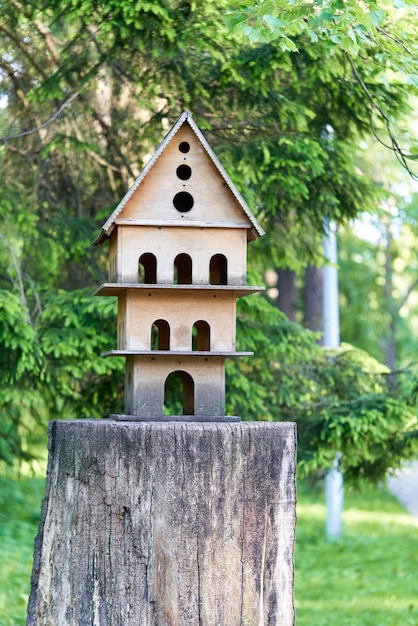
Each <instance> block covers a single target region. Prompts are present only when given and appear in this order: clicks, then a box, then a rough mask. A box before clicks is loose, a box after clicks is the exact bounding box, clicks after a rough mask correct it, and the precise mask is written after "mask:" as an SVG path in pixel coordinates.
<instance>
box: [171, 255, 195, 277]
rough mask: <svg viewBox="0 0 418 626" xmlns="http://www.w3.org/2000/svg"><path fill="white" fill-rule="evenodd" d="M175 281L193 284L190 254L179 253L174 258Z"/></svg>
mask: <svg viewBox="0 0 418 626" xmlns="http://www.w3.org/2000/svg"><path fill="white" fill-rule="evenodd" d="M174 283H175V284H176V285H191V284H192V259H191V257H190V256H189V255H188V254H183V253H182V254H178V255H177V256H176V258H175V259H174Z"/></svg>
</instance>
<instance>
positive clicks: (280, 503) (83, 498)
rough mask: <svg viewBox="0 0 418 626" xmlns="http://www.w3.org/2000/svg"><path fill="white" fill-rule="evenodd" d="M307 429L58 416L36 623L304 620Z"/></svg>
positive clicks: (224, 625)
mask: <svg viewBox="0 0 418 626" xmlns="http://www.w3.org/2000/svg"><path fill="white" fill-rule="evenodd" d="M295 448H296V435H295V425H294V424H291V423H261V422H260V423H245V422H241V423H229V424H225V423H204V424H202V423H178V422H177V423H174V422H171V423H158V422H154V423H132V422H113V421H111V420H100V421H99V420H96V421H95V420H77V421H55V422H52V423H51V426H50V433H49V462H48V477H47V487H46V497H45V500H44V503H43V506H42V515H41V522H40V527H39V533H38V536H37V538H36V542H35V555H34V556H35V558H34V568H33V574H32V592H31V596H30V600H29V607H28V620H27V625H28V626H34V625H36V626H41V625H42V626H47V625H50V626H64V625H77V626H84V625H94V626H104V625H106V626H115V625H118V626H131V625H132V626H151V625H152V626H186V625H187V626H190V625H194V624H195V625H196V626H197V625H199V626H218V625H219V626H244V625H245V626H264V625H267V624H268V625H271V626H279V625H280V626H293V624H294V603H293V547H294V534H295V517H296V516H295Z"/></svg>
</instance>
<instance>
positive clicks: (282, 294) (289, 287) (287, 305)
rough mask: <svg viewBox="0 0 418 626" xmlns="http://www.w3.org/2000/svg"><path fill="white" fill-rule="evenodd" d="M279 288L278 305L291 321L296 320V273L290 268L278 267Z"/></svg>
mask: <svg viewBox="0 0 418 626" xmlns="http://www.w3.org/2000/svg"><path fill="white" fill-rule="evenodd" d="M276 271H277V276H278V279H277V288H278V290H279V295H278V297H277V307H278V308H279V309H280V311H283V313H284V314H285V315H286V316H287V318H288V319H289V320H290V321H291V322H295V321H296V304H297V290H296V284H295V280H296V274H295V272H294V271H293V270H291V269H289V268H285V269H277V270H276Z"/></svg>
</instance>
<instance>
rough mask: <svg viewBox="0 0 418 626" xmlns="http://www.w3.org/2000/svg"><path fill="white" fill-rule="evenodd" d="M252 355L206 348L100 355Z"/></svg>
mask: <svg viewBox="0 0 418 626" xmlns="http://www.w3.org/2000/svg"><path fill="white" fill-rule="evenodd" d="M135 355H137V356H150V357H157V356H175V357H178V356H182V357H184V356H187V357H189V356H192V357H197V356H204V357H211V356H225V357H230V356H231V357H232V356H253V355H254V352H219V351H215V350H214V351H212V352H211V351H208V350H200V351H199V350H190V351H188V350H108V351H107V352H102V353H101V355H100V356H135Z"/></svg>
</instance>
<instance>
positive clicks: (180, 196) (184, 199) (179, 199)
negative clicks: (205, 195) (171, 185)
mask: <svg viewBox="0 0 418 626" xmlns="http://www.w3.org/2000/svg"><path fill="white" fill-rule="evenodd" d="M173 204H174V206H175V207H176V209H177V211H180V213H187V211H190V209H191V208H192V206H193V204H194V200H193V196H192V195H191V194H190V193H188V192H187V191H180V192H179V193H176V195H175V196H174V198H173Z"/></svg>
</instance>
